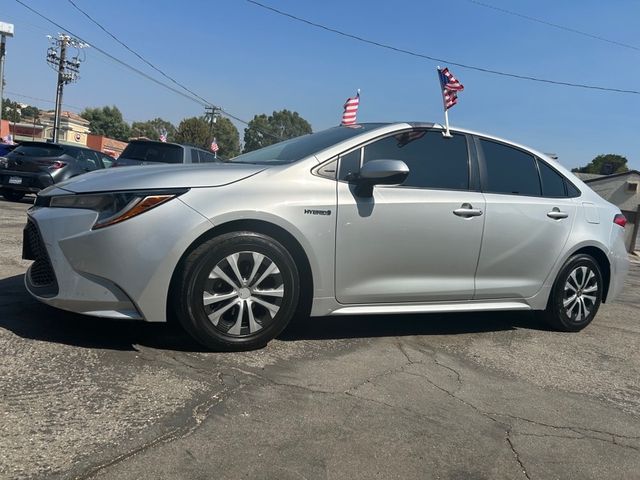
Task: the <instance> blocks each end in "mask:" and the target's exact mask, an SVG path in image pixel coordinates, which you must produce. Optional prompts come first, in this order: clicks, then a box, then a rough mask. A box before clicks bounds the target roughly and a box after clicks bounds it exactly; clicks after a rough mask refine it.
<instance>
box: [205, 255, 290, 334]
mask: <svg viewBox="0 0 640 480" xmlns="http://www.w3.org/2000/svg"><path fill="white" fill-rule="evenodd" d="M284 295H285V288H284V281H283V278H282V274H281V273H280V269H279V268H278V265H277V264H276V263H275V262H274V261H273V260H272V259H271V258H269V257H268V256H266V255H264V254H262V253H258V252H254V251H241V252H237V253H232V254H230V255H228V256H226V257H225V258H223V259H222V260H220V261H219V262H218V263H217V264H216V265H215V267H214V268H213V269H212V270H211V272H210V273H209V276H208V279H207V281H206V284H205V288H204V292H203V294H202V303H203V306H204V309H205V313H206V315H207V317H208V318H209V321H210V322H211V323H212V324H213V326H214V327H215V328H216V329H217V330H219V331H220V332H221V333H224V334H226V335H229V336H234V337H240V336H247V335H251V334H254V333H256V332H258V331H259V330H262V329H263V328H265V327H267V326H268V325H269V324H271V323H272V322H273V320H274V318H275V316H276V315H277V313H278V311H279V310H280V306H281V304H282V299H283V298H284Z"/></svg>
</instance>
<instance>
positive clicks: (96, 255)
mask: <svg viewBox="0 0 640 480" xmlns="http://www.w3.org/2000/svg"><path fill="white" fill-rule="evenodd" d="M95 220H96V213H95V212H93V211H90V210H81V209H69V208H38V207H34V208H32V209H30V211H29V219H28V223H27V226H26V227H25V244H24V249H23V250H24V253H23V255H24V256H25V257H32V258H33V259H34V260H35V261H34V263H33V265H32V266H31V267H30V268H29V270H28V272H27V274H26V275H25V285H26V288H27V290H28V291H29V293H31V295H33V296H34V297H35V298H37V299H38V300H40V301H42V302H44V303H46V304H48V305H51V306H53V307H57V308H61V309H64V310H69V311H73V312H77V313H82V314H85V315H93V316H99V317H108V318H121V319H142V320H147V321H153V322H162V321H166V307H167V294H168V290H169V284H170V281H171V277H172V275H173V272H174V270H175V268H176V265H177V264H178V262H179V260H180V258H181V256H182V253H183V252H184V251H185V250H186V249H187V248H188V246H189V245H190V244H191V242H192V241H193V240H194V239H195V238H197V237H198V236H199V235H201V234H202V233H204V232H205V231H207V230H208V229H210V228H211V223H210V222H209V221H208V220H207V219H206V218H204V217H203V216H201V215H200V214H198V213H197V212H195V211H194V210H192V209H191V208H189V207H187V206H186V205H185V204H184V203H183V202H182V201H180V199H174V200H171V201H169V202H167V203H165V204H163V205H160V206H159V207H157V208H154V209H152V210H150V211H148V212H145V213H143V214H142V215H139V216H137V217H134V218H131V219H129V220H126V221H124V222H122V223H119V224H116V225H112V226H110V227H106V228H102V229H98V230H91V227H92V225H93V224H94V222H95ZM47 260H48V265H47ZM43 265H44V271H45V273H47V275H48V276H44V277H42V276H39V275H41V273H42V271H43ZM51 280H53V281H51Z"/></svg>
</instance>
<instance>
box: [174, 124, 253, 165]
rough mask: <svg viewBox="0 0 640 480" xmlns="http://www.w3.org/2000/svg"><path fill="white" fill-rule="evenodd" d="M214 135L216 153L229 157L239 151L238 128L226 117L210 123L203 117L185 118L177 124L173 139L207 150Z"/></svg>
mask: <svg viewBox="0 0 640 480" xmlns="http://www.w3.org/2000/svg"><path fill="white" fill-rule="evenodd" d="M214 137H215V138H216V141H217V142H218V147H219V148H220V149H219V150H218V154H219V155H220V156H222V157H223V158H231V157H234V156H236V155H237V154H238V153H239V152H240V135H239V134H238V129H237V128H236V127H235V126H234V125H233V123H231V121H230V120H229V119H228V118H219V119H218V121H217V122H216V123H214V124H213V127H212V126H211V124H210V123H209V122H208V121H207V120H206V119H205V118H204V117H191V118H185V119H184V120H182V121H181V122H180V125H178V129H177V131H176V134H175V141H176V142H178V143H184V144H187V145H193V146H196V147H200V148H203V149H205V150H209V149H210V148H211V142H212V141H213V139H214Z"/></svg>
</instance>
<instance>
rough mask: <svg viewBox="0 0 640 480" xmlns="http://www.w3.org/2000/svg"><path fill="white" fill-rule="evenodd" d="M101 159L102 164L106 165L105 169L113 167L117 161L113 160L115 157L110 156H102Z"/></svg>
mask: <svg viewBox="0 0 640 480" xmlns="http://www.w3.org/2000/svg"><path fill="white" fill-rule="evenodd" d="M100 159H101V160H102V164H103V165H104V168H109V167H110V166H111V165H113V162H114V161H115V160H114V159H113V157H110V156H109V155H102V154H101V155H100Z"/></svg>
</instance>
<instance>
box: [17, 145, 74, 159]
mask: <svg viewBox="0 0 640 480" xmlns="http://www.w3.org/2000/svg"><path fill="white" fill-rule="evenodd" d="M12 153H13V154H14V155H19V156H22V155H24V156H28V157H59V156H60V155H62V154H63V153H64V150H63V149H62V148H61V147H59V146H57V145H20V146H19V147H16V148H15V149H14V150H13V152H12Z"/></svg>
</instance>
